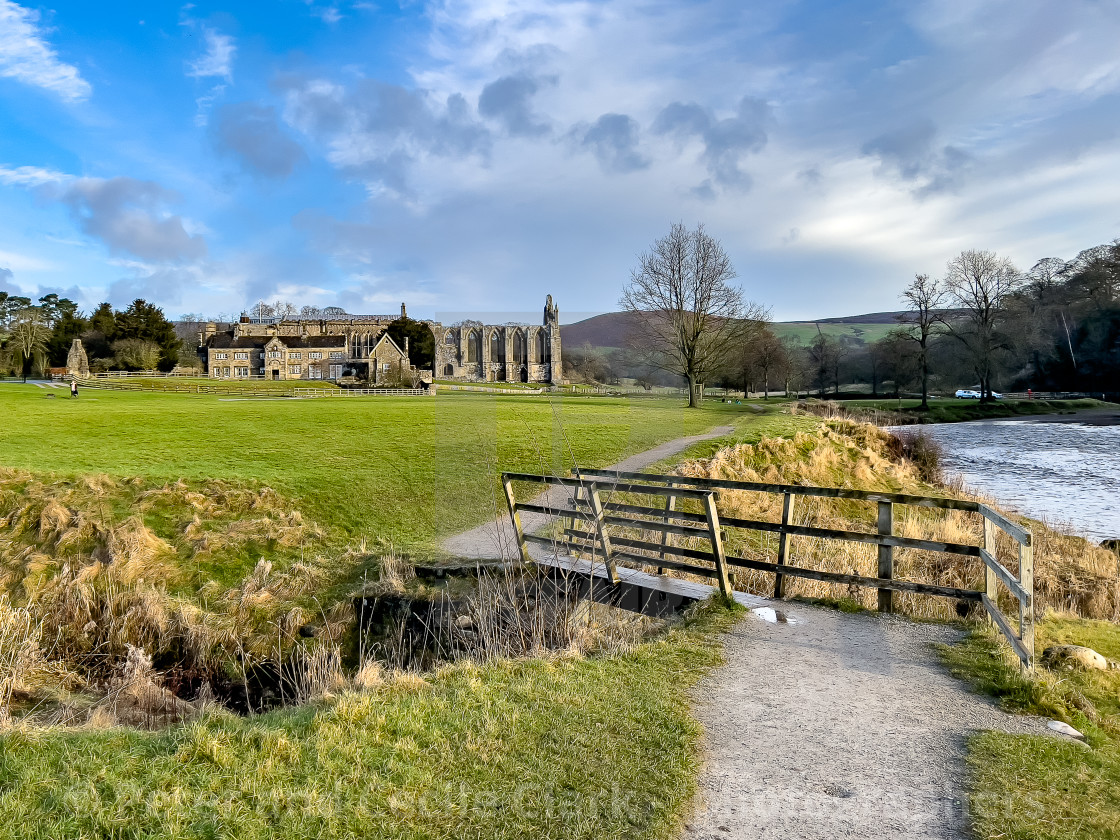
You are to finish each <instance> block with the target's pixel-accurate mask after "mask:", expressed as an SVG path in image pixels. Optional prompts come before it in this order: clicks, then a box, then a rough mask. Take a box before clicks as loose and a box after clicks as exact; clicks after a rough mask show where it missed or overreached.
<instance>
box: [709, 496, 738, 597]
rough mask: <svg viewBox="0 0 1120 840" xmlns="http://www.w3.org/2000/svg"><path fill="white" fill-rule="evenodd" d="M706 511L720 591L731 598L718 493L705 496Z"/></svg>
mask: <svg viewBox="0 0 1120 840" xmlns="http://www.w3.org/2000/svg"><path fill="white" fill-rule="evenodd" d="M704 512H705V513H706V514H707V515H708V535H709V536H710V537H711V540H712V554H713V555H714V556H715V559H716V579H717V580H718V581H719V591H720V592H722V593H723V594H724V595H725V596H726V597H728V598H731V597H732V592H731V581H730V580H728V578H727V558H726V557H725V556H724V554H723V535H722V534H720V531H719V512H718V511H717V510H716V494H715V493H709V494H708V495H706V496H705V497H704Z"/></svg>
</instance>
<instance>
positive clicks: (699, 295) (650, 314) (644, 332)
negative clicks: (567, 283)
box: [619, 223, 767, 408]
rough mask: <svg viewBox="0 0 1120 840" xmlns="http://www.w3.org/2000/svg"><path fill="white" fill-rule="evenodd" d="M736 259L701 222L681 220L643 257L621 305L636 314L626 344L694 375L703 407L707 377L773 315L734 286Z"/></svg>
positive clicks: (692, 397) (691, 383)
mask: <svg viewBox="0 0 1120 840" xmlns="http://www.w3.org/2000/svg"><path fill="white" fill-rule="evenodd" d="M735 277H736V274H735V269H734V267H733V266H732V265H731V259H730V258H729V257H728V256H727V253H726V252H725V251H724V250H723V246H721V245H720V243H719V241H718V240H716V239H714V238H713V237H711V236H709V235H708V234H707V232H705V230H704V226H703V225H697V226H696V229H695V230H688V229H687V228H686V227H685V226H684V225H683V224H680V223H678V224H675V225H673V227H672V229H671V230H670V231H669V234H668V235H667V236H664V237H662V238H661V239H659V240H657V241H656V242H655V243H653V247H652V248H651V249H650V250H649V251H647V252H646V253H645V254H642V256H641V261H640V263H639V265H638V268H636V269H634V270H633V271H631V272H630V282H629V284H628V285H627V286H626V288H625V289H624V290H623V293H622V299H621V300H620V301H619V305H620V306H621V307H622V308H623V309H624V310H625V311H626V312H628V313H630V314H631V315H632V316H633V322H632V324H633V326H632V330H631V335H630V336H629V337H628V341H629V342H630V344H631V346H633V347H634V348H635V349H636V350H640V351H641V352H642V353H643V354H644V355H645V356H646V357H647V358H648V359H649V360H650V363H651V364H652V365H654V366H656V367H658V368H660V369H662V370H665V371H668V372H670V373H674V374H677V375H679V376H682V377H684V378H685V379H686V380H688V404H689V407H691V408H697V407H699V404H700V399H701V396H702V394H703V388H704V382H705V381H706V380H707V378H708V377H709V376H711V375H714V374H715V373H716V372H717V371H719V370H720V369H722V368H725V367H726V366H727V365H728V363H729V361H730V358H729V357H730V355H731V351H732V350H733V349H734V347H735V346H736V344H737V342H738V341H739V339H740V338H741V336H742V335H743V333H744V331H745V330H747V329H749V328H750V327H751V326H752V323H753V322H757V321H760V320H764V319H765V317H766V315H767V313H766V312H765V310H764V309H763V308H762V307H760V306H758V305H756V304H753V303H745V302H744V300H743V292H742V289H740V288H739V287H738V286H733V285H731V281H732V280H734V279H735Z"/></svg>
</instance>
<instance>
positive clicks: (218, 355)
mask: <svg viewBox="0 0 1120 840" xmlns="http://www.w3.org/2000/svg"><path fill="white" fill-rule="evenodd" d="M214 358H215V359H228V358H229V353H215V354H214Z"/></svg>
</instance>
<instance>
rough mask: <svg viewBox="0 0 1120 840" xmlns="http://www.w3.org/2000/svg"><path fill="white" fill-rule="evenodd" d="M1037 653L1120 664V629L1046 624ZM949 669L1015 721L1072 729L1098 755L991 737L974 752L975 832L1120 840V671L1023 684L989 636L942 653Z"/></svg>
mask: <svg viewBox="0 0 1120 840" xmlns="http://www.w3.org/2000/svg"><path fill="white" fill-rule="evenodd" d="M1036 642H1037V644H1036V649H1037V650H1039V651H1042V650H1045V648H1046V647H1047V646H1048V645H1051V644H1079V645H1086V646H1088V647H1091V648H1093V649H1094V650H1096V651H1098V652H1099V653H1101V654H1104V655H1105V656H1107V657H1110V658H1112V659H1120V626H1117V625H1116V624H1114V623H1112V622H1107V621H1089V620H1085V619H1076V618H1059V617H1053V616H1050V617H1047V618H1046V619H1045V620H1044V621H1041V622H1039V624H1038V625H1037V639H1036ZM943 655H944V657H945V660H946V662H947V664H948V665H949V667H950V669H951V670H952V671H953V672H954V674H956V675H957V676H960V677H963V678H965V679H968V680H969V681H971V682H972V683H973V684H974V685H975V686H976V687H977V688H978V689H979V690H981V691H984V692H987V693H989V694H993V695H994V696H996V697H998V698H999V699H1000V700H1001V702H1002V703H1003V705H1004V706H1005V707H1007V708H1009V709H1011V710H1012V711H1018V712H1025V713H1028V714H1037V715H1043V716H1045V717H1050V718H1056V719H1059V720H1064V721H1066V722H1067V723H1070V724H1072V725H1073V726H1075V727H1076V728H1077V729H1079V730H1080V731H1081V732H1083V733H1085V736H1086V740H1087V741H1088V743H1089V744H1090V745H1091V747H1092V749H1086V748H1084V747H1081V746H1078V745H1077V744H1074V743H1071V742H1070V741H1068V740H1059V739H1056V738H1050V737H1042V736H1025V735H1008V734H1005V733H1002V732H985V733H982V734H979V735H976V736H974V737H973V738H972V739H971V740H970V742H969V756H968V760H969V767H970V771H969V772H970V787H971V804H970V810H971V812H972V815H973V820H974V829H975V833H976V835H977V837H979V838H983V840H996V838H1011V840H1115V838H1120V671H1072V672H1058V673H1051V672H1049V671H1047V670H1046V669H1045V668H1043V667H1042V666H1039V668H1038V669H1037V671H1036V675H1035V676H1034V677H1033V678H1025V677H1023V676H1021V675H1020V673H1019V669H1018V667H1017V666H1016V665H1015V664H1013V663H1012V662H1011V660H1010V656H1009V653H1008V651H1007V649H1006V644H1004V643H1002V641H1000V640H998V639H997V638H996V637H995V635H994V634H993V633H992V632H991V631H989V630H987V629H977V630H975V631H974V632H973V633H972V634H971V635H970V637H969V638H968V639H966V640H965V642H964V643H963V644H961V645H958V646H956V647H950V648H946V649H944V650H943Z"/></svg>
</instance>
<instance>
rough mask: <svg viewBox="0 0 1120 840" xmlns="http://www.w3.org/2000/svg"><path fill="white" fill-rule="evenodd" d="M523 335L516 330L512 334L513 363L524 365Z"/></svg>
mask: <svg viewBox="0 0 1120 840" xmlns="http://www.w3.org/2000/svg"><path fill="white" fill-rule="evenodd" d="M525 361H526V359H525V333H523V332H522V331H521V330H518V331H517V332H515V333H514V334H513V363H514V364H517V365H523V364H525Z"/></svg>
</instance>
